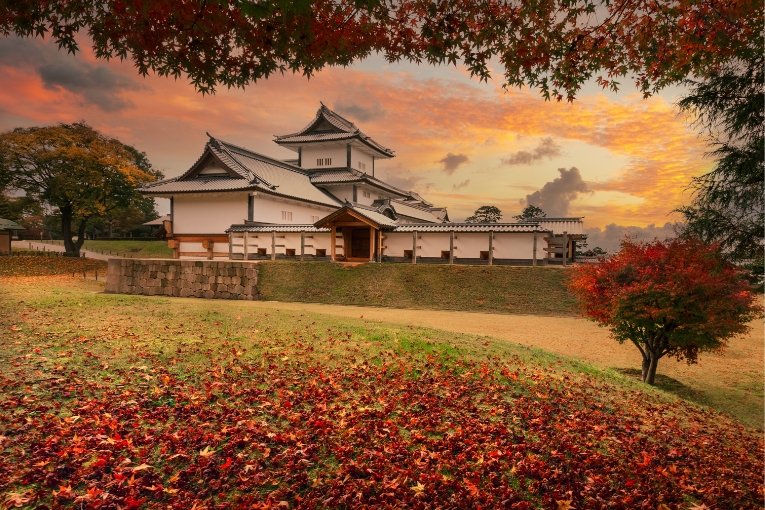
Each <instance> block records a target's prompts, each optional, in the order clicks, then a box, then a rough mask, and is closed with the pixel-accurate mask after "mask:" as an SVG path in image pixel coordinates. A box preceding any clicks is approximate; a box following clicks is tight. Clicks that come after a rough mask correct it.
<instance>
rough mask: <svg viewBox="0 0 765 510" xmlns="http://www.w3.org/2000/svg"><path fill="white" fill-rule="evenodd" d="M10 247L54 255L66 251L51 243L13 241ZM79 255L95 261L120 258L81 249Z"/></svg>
mask: <svg viewBox="0 0 765 510" xmlns="http://www.w3.org/2000/svg"><path fill="white" fill-rule="evenodd" d="M12 246H13V247H14V248H18V249H20V250H36V251H53V252H56V253H64V252H65V251H66V249H65V248H64V247H63V246H61V245H60V244H53V243H41V242H39V241H13V242H12ZM80 253H81V254H82V256H83V257H85V258H88V259H95V260H109V259H119V258H122V257H120V256H118V255H105V254H103V253H98V252H96V251H92V250H86V249H84V248H83V249H81V250H80Z"/></svg>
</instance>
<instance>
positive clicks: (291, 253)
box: [284, 248, 295, 257]
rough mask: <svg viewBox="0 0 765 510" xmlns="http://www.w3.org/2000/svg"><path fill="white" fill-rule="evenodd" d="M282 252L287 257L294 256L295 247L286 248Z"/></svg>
mask: <svg viewBox="0 0 765 510" xmlns="http://www.w3.org/2000/svg"><path fill="white" fill-rule="evenodd" d="M284 253H285V254H286V255H287V256H288V257H294V256H295V249H294V248H287V249H286V250H284Z"/></svg>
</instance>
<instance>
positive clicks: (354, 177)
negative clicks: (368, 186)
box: [311, 169, 363, 184]
mask: <svg viewBox="0 0 765 510" xmlns="http://www.w3.org/2000/svg"><path fill="white" fill-rule="evenodd" d="M362 175H363V174H362V173H361V172H358V171H356V170H353V169H350V170H349V169H342V170H329V171H326V172H311V182H312V183H314V184H332V183H337V182H358V181H360V180H362Z"/></svg>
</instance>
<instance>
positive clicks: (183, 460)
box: [0, 277, 763, 510]
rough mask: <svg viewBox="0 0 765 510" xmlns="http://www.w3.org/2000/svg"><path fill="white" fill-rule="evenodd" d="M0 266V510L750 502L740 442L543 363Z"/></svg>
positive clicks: (711, 424) (718, 428)
mask: <svg viewBox="0 0 765 510" xmlns="http://www.w3.org/2000/svg"><path fill="white" fill-rule="evenodd" d="M50 278H52V279H53V278H59V277H50ZM11 280H13V279H5V280H0V285H1V286H3V288H4V289H5V291H6V292H2V293H0V306H2V307H3V309H4V310H6V311H8V313H4V314H2V315H0V331H2V335H3V338H4V342H3V351H2V352H3V356H4V358H3V359H4V360H5V361H4V362H5V366H4V369H3V370H2V371H0V506H2V505H4V506H7V507H15V506H21V507H36V508H61V507H76V508H123V509H126V508H178V509H189V508H414V509H426V508H485V509H493V508H509V509H531V508H545V509H546V508H552V509H572V508H576V509H584V508H605V507H608V508H647V509H652V510H654V509H661V510H666V509H671V510H679V509H683V510H685V509H687V508H689V507H690V506H692V505H693V504H697V505H698V508H703V506H702V505H707V507H711V508H759V506H760V504H761V498H762V494H763V483H762V476H761V474H762V449H763V443H762V438H761V437H760V436H759V435H758V434H756V433H754V432H752V431H750V430H747V429H745V428H744V427H743V426H741V425H738V424H735V423H734V422H732V421H731V420H730V419H728V418H726V417H724V416H722V415H719V414H716V413H714V412H711V411H708V410H705V409H702V408H700V407H697V406H692V405H688V404H685V403H683V402H681V401H676V400H666V399H662V398H660V396H658V395H656V394H654V393H651V394H646V393H644V392H642V391H638V390H636V389H635V388H631V387H626V388H625V387H624V386H621V385H619V384H615V383H614V382H613V381H611V380H609V379H608V378H605V377H603V376H598V375H592V374H582V373H578V372H576V371H572V370H571V369H570V367H568V366H560V362H558V363H555V362H553V363H549V364H548V363H540V362H538V361H535V360H533V359H530V358H528V357H526V358H523V357H520V356H519V355H510V354H507V352H506V351H492V350H490V348H489V347H488V344H485V343H483V342H482V343H481V344H480V351H481V353H482V354H481V355H475V354H474V353H472V352H471V351H470V350H468V349H463V350H457V349H459V348H458V347H454V346H452V347H448V346H447V345H444V344H443V343H441V342H442V341H441V340H429V339H428V337H427V336H426V335H429V334H432V332H427V331H423V330H401V329H398V330H394V329H391V328H390V327H388V326H386V327H385V328H383V327H379V328H378V327H373V328H372V329H364V328H355V329H351V328H349V327H348V325H345V326H342V327H337V325H336V323H331V322H330V323H328V322H326V321H327V320H328V319H326V318H322V317H321V316H316V315H306V314H291V315H287V314H285V313H275V312H273V311H271V312H267V311H265V310H259V309H258V310H259V311H258V312H257V313H250V312H251V311H253V310H255V309H254V308H252V307H248V306H245V305H240V304H232V303H208V304H206V305H205V307H199V306H196V305H193V304H190V303H189V302H187V301H181V300H167V299H155V298H147V297H144V296H117V295H99V294H96V293H93V292H89V291H88V292H83V291H78V290H76V289H74V288H72V287H71V286H70V287H68V288H67V289H61V288H57V289H54V290H53V291H46V290H37V291H35V292H31V291H30V292H26V291H25V292H26V293H24V294H19V295H18V296H17V297H11V296H14V292H16V291H14V292H11V293H9V292H7V291H8V290H9V289H10V286H11V285H18V287H17V288H21V286H22V285H26V284H24V283H18V284H16V283H13V281H11ZM24 281H26V280H25V279H24ZM51 281H53V280H51ZM49 285H50V284H49ZM49 285H48V286H49ZM35 288H36V289H46V288H47V286H46V285H36V286H35ZM90 289H91V287H88V289H87V290H90ZM189 308H191V310H189ZM78 310H79V311H82V310H87V314H86V316H84V317H83V316H75V315H74V314H72V313H71V312H72V311H78ZM158 310H161V311H162V313H161V314H160V313H157V311H158ZM238 314H241V316H240V315H238ZM80 315H82V314H80ZM160 317H161V319H160ZM333 324H334V325H333ZM354 324H358V322H356V323H354ZM447 347H448V348H447ZM486 352H489V353H493V354H489V355H486V354H484V353H486ZM733 473H735V476H732V474H733Z"/></svg>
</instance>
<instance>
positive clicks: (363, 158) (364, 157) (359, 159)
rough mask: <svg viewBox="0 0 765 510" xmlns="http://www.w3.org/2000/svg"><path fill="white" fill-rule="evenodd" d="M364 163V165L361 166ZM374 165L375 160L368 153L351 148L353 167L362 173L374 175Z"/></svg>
mask: <svg viewBox="0 0 765 510" xmlns="http://www.w3.org/2000/svg"><path fill="white" fill-rule="evenodd" d="M359 163H363V165H359ZM373 165H374V159H373V158H372V156H370V155H369V154H367V153H366V152H364V151H362V150H359V149H358V148H357V147H351V167H352V168H355V169H356V170H360V171H362V172H366V173H368V174H369V175H372V166H373Z"/></svg>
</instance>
